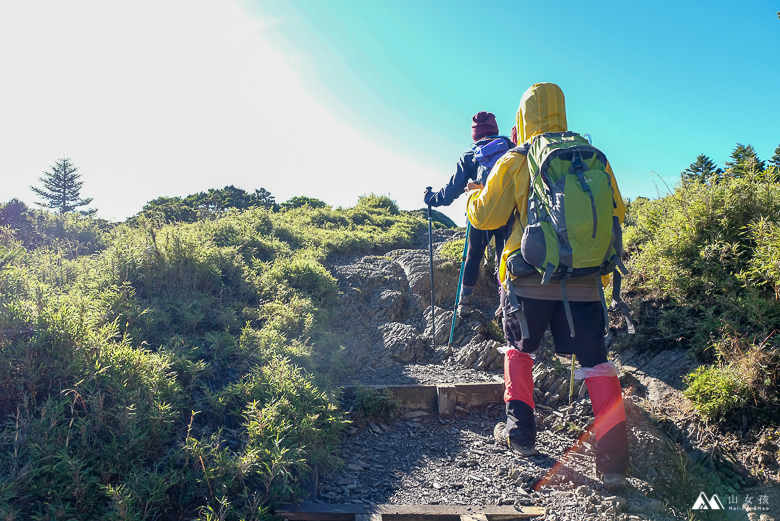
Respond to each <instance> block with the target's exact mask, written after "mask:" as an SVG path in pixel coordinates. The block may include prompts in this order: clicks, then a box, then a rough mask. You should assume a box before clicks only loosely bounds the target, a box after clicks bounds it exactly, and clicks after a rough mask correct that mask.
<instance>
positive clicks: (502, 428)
mask: <svg viewBox="0 0 780 521" xmlns="http://www.w3.org/2000/svg"><path fill="white" fill-rule="evenodd" d="M493 438H494V439H495V440H496V443H498V444H499V445H503V446H504V447H510V448H512V449H514V450H516V451H517V452H519V453H520V454H522V455H523V456H525V457H530V456H538V455H539V451H537V450H536V449H535V448H534V446H533V445H520V444H519V443H517V442H516V441H513V440H512V439H511V438H510V437H509V436H508V435H507V433H506V423H504V422H498V423H497V424H496V426H495V427H494V428H493Z"/></svg>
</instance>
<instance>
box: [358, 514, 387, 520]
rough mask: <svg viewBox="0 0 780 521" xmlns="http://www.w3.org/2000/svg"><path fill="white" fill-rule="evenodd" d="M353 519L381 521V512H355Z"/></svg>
mask: <svg viewBox="0 0 780 521" xmlns="http://www.w3.org/2000/svg"><path fill="white" fill-rule="evenodd" d="M355 521H382V514H377V513H370V514H355Z"/></svg>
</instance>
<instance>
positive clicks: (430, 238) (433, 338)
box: [425, 186, 436, 347]
mask: <svg viewBox="0 0 780 521" xmlns="http://www.w3.org/2000/svg"><path fill="white" fill-rule="evenodd" d="M431 188H432V187H430V186H429V187H427V188H426V189H425V193H426V194H429V193H430V192H431ZM428 252H429V253H430V256H431V328H432V329H431V331H432V332H431V347H435V346H436V315H435V309H434V307H433V302H434V300H433V231H432V228H431V205H430V204H428Z"/></svg>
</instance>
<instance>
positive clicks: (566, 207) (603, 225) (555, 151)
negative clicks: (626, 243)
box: [507, 132, 633, 336]
mask: <svg viewBox="0 0 780 521" xmlns="http://www.w3.org/2000/svg"><path fill="white" fill-rule="evenodd" d="M527 156H528V168H529V171H530V174H531V190H530V192H529V196H528V225H527V226H526V228H525V230H524V233H523V239H522V243H521V247H520V250H519V252H517V253H515V254H513V255H512V256H510V258H509V259H508V261H507V267H508V269H509V271H510V272H511V273H512V275H514V276H516V277H522V276H527V275H531V274H533V273H541V274H542V284H549V283H550V282H551V281H554V280H555V281H559V282H560V285H561V293H562V295H563V301H564V305H565V307H566V315H567V318H568V319H569V328H570V329H571V335H572V336H574V325H573V322H572V319H571V311H570V309H569V303H568V299H567V296H566V281H567V280H569V279H571V278H575V277H582V276H585V275H593V274H596V273H598V274H600V275H607V274H610V273H614V279H613V298H614V300H615V302H616V304H618V305H620V307H621V310H622V311H623V312H624V314H626V313H627V311H628V308H627V306H625V304H623V302H622V301H621V300H620V280H621V275H620V272H619V271H618V269H619V270H620V271H622V272H623V273H624V274H625V273H627V271H626V268H625V266H624V265H623V263H622V261H621V260H620V256H621V255H622V253H623V235H622V231H621V228H620V221H619V219H618V218H617V216H615V215H614V210H615V208H616V207H617V202H616V201H615V195H614V190H613V188H612V181H611V178H610V176H609V174H608V173H607V171H606V168H607V158H606V156H605V155H604V154H603V153H602V152H601V151H600V150H599V149H597V148H596V147H594V146H592V145H591V144H590V141H589V139H586V138H585V137H583V136H581V135H580V134H577V133H575V132H557V133H553V132H548V133H545V134H541V135H538V136H536V137H535V138H534V139H533V141H532V142H531V144H530V146H529V147H528V148H527ZM616 268H617V269H616ZM598 287H599V290H600V291H601V294H602V302H603V304H604V313H605V316H606V310H607V307H606V302H605V301H604V296H603V288H602V287H601V283H600V282H599V283H598ZM626 317H627V322H628V324H629V332H633V325H632V322H631V320H630V318H629V317H628V315H626ZM606 324H609V321H608V320H607V321H606Z"/></svg>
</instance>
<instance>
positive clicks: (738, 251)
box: [624, 175, 780, 423]
mask: <svg viewBox="0 0 780 521" xmlns="http://www.w3.org/2000/svg"><path fill="white" fill-rule="evenodd" d="M626 222H627V223H629V225H628V226H627V227H626V230H625V234H624V241H625V244H626V246H627V250H628V251H629V254H630V258H629V262H628V266H629V270H630V274H629V276H628V277H627V284H626V290H627V291H628V292H631V291H633V292H635V293H636V295H637V296H638V297H639V298H641V299H644V300H645V301H647V303H649V304H650V305H645V306H644V308H643V309H645V310H646V311H647V314H646V316H645V317H644V319H645V327H644V328H643V329H644V330H645V333H646V334H645V336H644V337H643V339H642V340H644V341H645V342H647V343H648V344H652V343H653V342H654V341H656V340H660V341H661V345H670V346H671V345H683V346H685V347H689V348H691V349H693V350H694V351H695V352H696V353H697V354H699V355H700V356H701V357H702V359H703V360H705V361H708V362H710V363H713V364H714V365H713V367H711V368H708V369H702V370H700V371H698V372H696V373H695V374H692V375H689V377H688V382H689V388H688V391H687V392H688V395H689V397H691V399H692V400H693V401H694V404H695V405H696V407H697V409H698V411H699V412H700V413H701V414H702V416H703V417H705V418H706V419H708V420H711V421H715V422H720V423H725V422H729V421H736V418H739V417H740V416H741V415H742V414H747V415H748V417H759V416H760V417H761V421H762V422H763V421H767V420H768V421H771V422H775V423H777V417H778V416H777V415H776V413H778V412H780V392H778V391H777V383H778V381H779V380H778V376H780V374H779V373H780V371H779V370H778V362H779V361H780V354H778V353H779V351H778V347H777V343H776V342H777V341H776V339H775V335H774V332H775V331H776V330H778V329H780V301H778V295H779V292H778V287H779V284H780V268H778V266H780V184H778V183H776V182H774V181H773V180H771V179H769V178H767V177H765V176H761V175H748V176H744V177H741V178H734V177H727V178H725V179H724V180H722V181H721V182H718V183H700V182H693V183H682V184H680V185H679V186H677V187H676V188H675V190H674V191H673V192H672V193H671V194H669V195H667V196H666V197H663V198H659V199H657V200H653V201H649V200H640V201H636V202H634V203H632V204H631V205H630V209H629V215H628V217H627V219H626ZM735 346H738V347H735ZM645 347H650V346H645ZM751 372H752V373H755V374H756V375H761V376H760V377H754V376H749V375H750V374H751ZM773 389H774V390H773ZM762 411H763V412H762ZM766 411H769V412H770V414H764V413H765V412H766ZM772 411H773V412H772ZM773 414H775V416H774V419H772V417H773Z"/></svg>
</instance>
